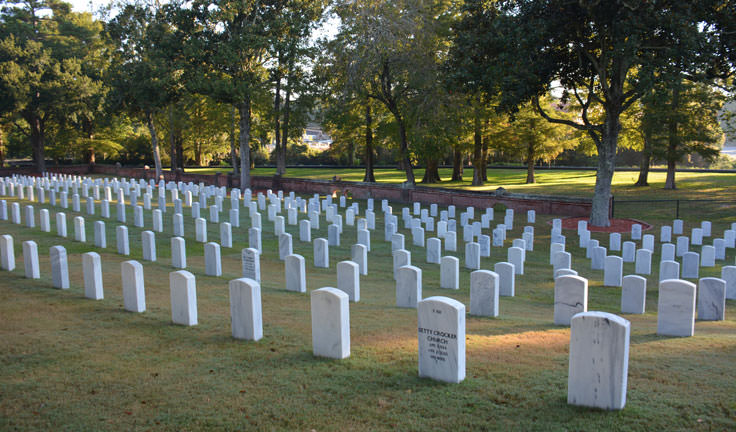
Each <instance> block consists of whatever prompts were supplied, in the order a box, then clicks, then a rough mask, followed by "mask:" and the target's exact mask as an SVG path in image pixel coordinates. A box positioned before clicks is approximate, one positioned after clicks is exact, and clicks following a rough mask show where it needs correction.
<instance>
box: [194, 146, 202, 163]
mask: <svg viewBox="0 0 736 432" xmlns="http://www.w3.org/2000/svg"><path fill="white" fill-rule="evenodd" d="M194 164H195V165H197V166H198V167H201V166H202V144H201V143H199V142H197V143H195V144H194Z"/></svg>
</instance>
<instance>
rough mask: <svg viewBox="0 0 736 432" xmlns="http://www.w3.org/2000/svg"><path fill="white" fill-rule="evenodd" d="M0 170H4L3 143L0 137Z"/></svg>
mask: <svg viewBox="0 0 736 432" xmlns="http://www.w3.org/2000/svg"><path fill="white" fill-rule="evenodd" d="M0 168H5V143H4V142H3V137H2V135H0Z"/></svg>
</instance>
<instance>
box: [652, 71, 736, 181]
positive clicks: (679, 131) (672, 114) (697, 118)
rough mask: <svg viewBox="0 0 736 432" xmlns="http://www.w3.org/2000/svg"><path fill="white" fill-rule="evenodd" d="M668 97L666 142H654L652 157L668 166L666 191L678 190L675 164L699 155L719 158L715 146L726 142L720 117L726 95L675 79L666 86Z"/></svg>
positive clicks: (661, 89) (664, 135)
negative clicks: (688, 156) (719, 120)
mask: <svg viewBox="0 0 736 432" xmlns="http://www.w3.org/2000/svg"><path fill="white" fill-rule="evenodd" d="M664 84H665V86H664V88H660V89H659V90H660V91H664V92H665V94H666V95H667V96H668V98H667V99H668V104H667V105H668V106H667V107H666V109H667V111H666V113H665V114H664V115H665V119H666V121H665V122H664V123H660V126H664V127H665V128H666V131H662V132H663V133H662V136H663V138H664V139H662V140H660V141H657V140H655V141H654V143H653V144H654V146H653V150H652V152H653V154H654V155H655V156H657V157H659V158H661V159H664V160H665V161H666V162H667V177H666V179H665V184H664V188H665V189H675V188H676V185H675V168H676V164H677V163H678V162H680V161H681V160H682V158H683V157H684V156H686V155H691V154H695V153H697V154H699V155H700V156H702V157H704V158H706V159H713V158H715V157H716V156H718V153H719V150H718V148H717V147H716V145H720V144H721V143H722V142H723V131H722V130H721V126H720V124H719V122H718V113H719V112H720V110H721V108H722V107H723V102H724V99H725V97H724V95H723V94H721V93H720V92H718V91H716V90H713V89H712V88H711V87H709V86H707V85H703V84H699V83H692V82H689V81H687V80H685V79H683V78H677V77H675V78H674V79H672V80H671V81H668V82H665V83H664Z"/></svg>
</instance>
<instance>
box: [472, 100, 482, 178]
mask: <svg viewBox="0 0 736 432" xmlns="http://www.w3.org/2000/svg"><path fill="white" fill-rule="evenodd" d="M473 102H474V103H473V105H474V106H473V111H474V112H473V114H474V115H473V116H474V117H475V122H474V125H473V126H474V127H473V182H472V185H473V186H482V185H483V171H482V169H483V137H482V134H481V127H480V95H478V100H476V101H473Z"/></svg>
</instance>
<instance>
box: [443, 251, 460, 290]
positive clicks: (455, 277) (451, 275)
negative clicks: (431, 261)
mask: <svg viewBox="0 0 736 432" xmlns="http://www.w3.org/2000/svg"><path fill="white" fill-rule="evenodd" d="M440 288H447V289H460V260H459V259H457V258H455V257H454V256H443V257H442V260H441V262H440Z"/></svg>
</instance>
